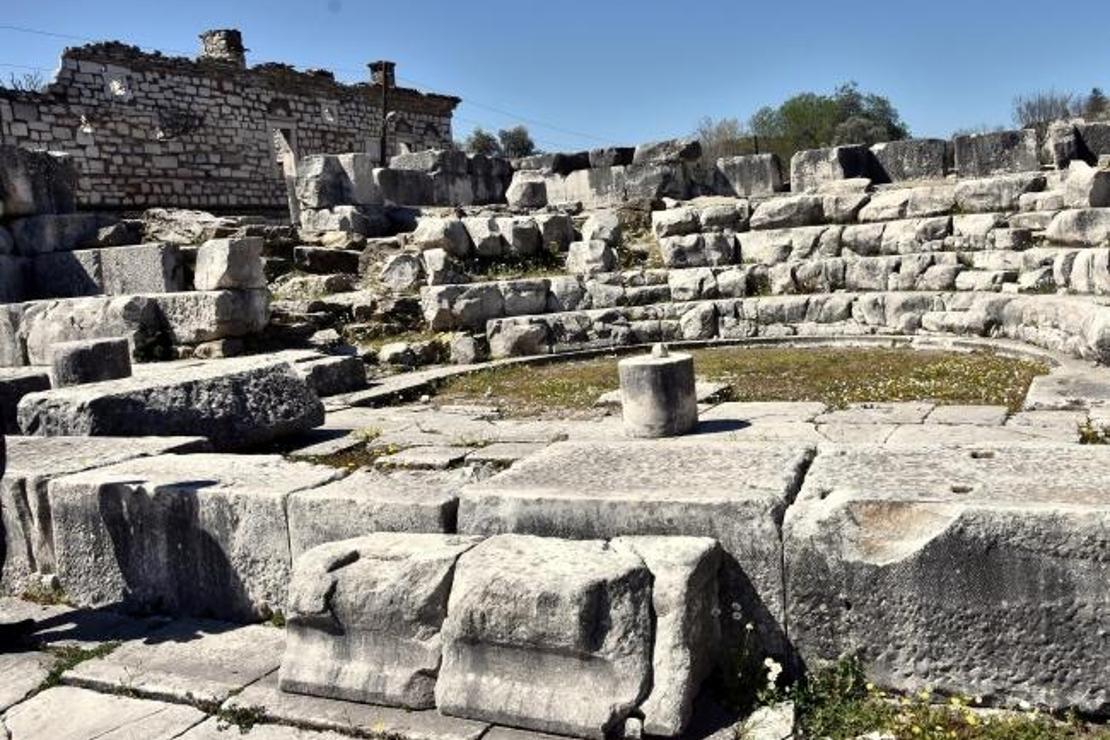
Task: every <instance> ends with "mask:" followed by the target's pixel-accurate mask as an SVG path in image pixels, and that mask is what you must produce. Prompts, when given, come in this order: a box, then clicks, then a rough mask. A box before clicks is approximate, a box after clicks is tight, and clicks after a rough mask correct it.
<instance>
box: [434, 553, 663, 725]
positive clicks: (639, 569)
mask: <svg viewBox="0 0 1110 740" xmlns="http://www.w3.org/2000/svg"><path fill="white" fill-rule="evenodd" d="M651 594H652V591H651V574H650V572H649V571H648V569H647V567H646V566H645V565H644V563H643V561H642V560H641V559H640V558H639V557H638V556H636V555H634V554H632V553H631V552H629V551H627V550H621V549H618V548H613V547H610V546H609V545H608V544H607V543H605V542H599V541H589V540H587V541H578V540H560V539H554V538H550V537H532V536H527V535H515V534H508V535H500V536H496V537H492V538H490V539H488V540H485V541H483V542H482V543H481V544H478V545H477V546H475V547H474V548H473V549H471V550H469V551H468V552H466V553H464V554H463V555H462V556H461V557H460V558H459V562H458V566H457V567H456V569H455V579H454V583H453V584H452V587H451V598H450V602H449V605H448V610H447V619H446V621H445V622H444V625H443V664H442V666H441V667H440V672H439V680H438V682H437V683H436V687H435V698H436V706H437V707H438V708H439V711H440V712H442V713H443V714H447V715H452V716H459V717H466V718H469V719H482V720H487V721H490V722H495V723H498V724H507V725H512V726H515V727H523V728H526V729H532V730H539V731H541V732H556V733H560V734H566V735H577V736H579V737H590V738H598V739H600V738H604V737H605V736H606V733H607V732H609V731H612V730H614V729H616V728H618V727H622V726H623V723H624V720H625V719H626V718H627V717H628V716H629V715H630V714H631V713H632V711H633V710H634V709H635V708H636V707H637V706H638V705H639V704H640V702H642V701H643V700H644V698H645V697H646V696H647V694H648V692H649V691H650V689H651V670H652V668H651V660H652V658H651V649H652V648H651V646H652V638H653V633H652V618H651Z"/></svg>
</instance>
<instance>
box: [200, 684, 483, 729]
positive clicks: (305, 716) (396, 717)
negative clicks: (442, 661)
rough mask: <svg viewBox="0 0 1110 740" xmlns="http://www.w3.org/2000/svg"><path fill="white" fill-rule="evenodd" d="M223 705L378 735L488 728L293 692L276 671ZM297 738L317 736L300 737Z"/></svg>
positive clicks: (433, 714)
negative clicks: (281, 683)
mask: <svg viewBox="0 0 1110 740" xmlns="http://www.w3.org/2000/svg"><path fill="white" fill-rule="evenodd" d="M224 707H225V708H227V709H241V710H252V711H256V712H257V711H259V709H260V708H261V714H262V718H263V719H268V720H272V721H278V722H286V723H289V724H293V725H296V726H297V727H306V728H312V729H317V730H335V731H338V732H343V733H346V734H345V735H344V737H346V736H348V735H350V734H358V733H360V732H365V731H366V728H373V730H374V733H375V734H377V735H382V736H386V737H394V738H403V739H404V740H479V738H481V737H483V736H484V734H485V732H486V731H487V730H488V729H489V725H488V724H485V723H484V722H472V721H470V720H465V719H455V718H453V717H444V716H443V715H442V714H440V713H439V712H435V711H431V710H428V711H422V712H413V711H410V710H407V709H396V708H391V707H376V706H374V705H372V704H361V703H356V702H348V701H339V700H336V699H325V698H322V697H319V696H308V695H307V694H292V693H288V692H285V691H282V690H280V689H279V688H278V678H277V675H276V674H271V675H269V676H267V677H266V678H263V679H262V680H261V681H259V682H258V683H254V684H251V685H250V686H248V687H247V688H246V689H244V690H243V692H242V693H240V694H238V695H236V696H233V697H231V698H230V699H228V701H227V703H226V704H224ZM221 740H222V736H221ZM281 740H284V738H282V739H281ZM296 740H316V738H314V737H311V736H310V737H307V738H303V739H302V738H300V737H298V738H296Z"/></svg>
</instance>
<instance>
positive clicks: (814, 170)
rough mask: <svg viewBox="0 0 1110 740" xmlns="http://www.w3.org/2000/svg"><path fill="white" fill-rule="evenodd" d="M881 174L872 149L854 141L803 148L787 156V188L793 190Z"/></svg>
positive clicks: (800, 190) (801, 191)
mask: <svg viewBox="0 0 1110 740" xmlns="http://www.w3.org/2000/svg"><path fill="white" fill-rule="evenodd" d="M881 174H882V173H881V171H880V170H879V168H878V165H877V163H876V161H875V156H874V155H873V154H872V153H871V150H870V149H868V148H867V147H866V146H862V145H857V144H852V145H848V146H834V147H828V148H826V149H806V150H803V151H800V152H795V154H794V156H792V157H791V158H790V190H791V191H792V192H795V193H805V192H812V191H815V190H817V188H818V187H820V186H821V185H822V184H823V183H826V182H831V181H833V180H847V179H850V178H855V177H866V178H868V179H871V180H880V179H881V177H880V175H881Z"/></svg>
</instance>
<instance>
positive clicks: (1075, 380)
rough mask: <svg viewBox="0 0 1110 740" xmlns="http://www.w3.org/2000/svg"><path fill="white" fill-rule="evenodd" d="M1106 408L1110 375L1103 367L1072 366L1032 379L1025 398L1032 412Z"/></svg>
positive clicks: (1025, 405) (1109, 402) (1109, 393)
mask: <svg viewBox="0 0 1110 740" xmlns="http://www.w3.org/2000/svg"><path fill="white" fill-rule="evenodd" d="M1106 405H1110V371H1108V370H1107V369H1106V368H1104V367H1097V366H1089V365H1073V364H1069V365H1068V366H1067V367H1064V368H1054V369H1053V370H1052V372H1050V373H1049V374H1048V375H1038V376H1037V377H1035V378H1033V382H1032V383H1031V384H1030V385H1029V391H1028V392H1027V393H1026V394H1025V404H1024V408H1025V409H1026V410H1028V411H1033V410H1038V409H1042V410H1052V409H1075V408H1091V407H1095V406H1106Z"/></svg>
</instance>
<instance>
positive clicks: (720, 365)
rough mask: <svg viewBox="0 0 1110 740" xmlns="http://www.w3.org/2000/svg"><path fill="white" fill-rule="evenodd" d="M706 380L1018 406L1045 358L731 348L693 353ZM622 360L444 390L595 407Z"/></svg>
mask: <svg viewBox="0 0 1110 740" xmlns="http://www.w3.org/2000/svg"><path fill="white" fill-rule="evenodd" d="M693 355H694V366H695V368H696V370H697V374H698V377H699V378H703V379H705V380H710V381H720V382H725V383H728V384H730V385H731V386H732V394H731V397H732V398H733V400H736V401H821V402H823V403H826V404H828V405H829V406H832V407H834V408H841V407H843V406H845V405H847V404H849V403H858V402H865V401H871V402H881V401H920V400H929V401H934V402H937V403H941V404H990V405H999V406H1006V407H1007V408H1009V409H1010V410H1011V411H1017V410H1019V409H1020V408H1021V404H1022V402H1023V401H1024V399H1025V394H1026V392H1027V391H1028V390H1029V384H1030V383H1031V382H1032V381H1033V378H1034V377H1036V376H1038V375H1043V374H1044V373H1047V372H1048V370H1049V367H1048V365H1046V364H1045V363H1042V362H1034V361H1030V360H1019V359H1012V358H1007V357H1002V356H1000V355H996V354H994V353H991V352H973V353H957V352H939V351H918V350H911V349H838V348H832V349H828V348H814V349H797V348H780V347H727V348H707V349H697V350H693ZM616 360H617V358H616V357H615V356H606V357H602V358H596V359H590V360H582V361H568V362H556V363H551V364H548V365H515V366H509V367H504V368H496V369H491V370H483V371H480V372H477V373H472V374H469V375H464V376H460V377H456V378H452V379H450V380H448V381H446V382H445V383H444V384H443V385H442V386H441V387H440V389H439V393H438V395H439V398H440V400H443V401H445V402H451V403H456V402H458V403H463V402H481V403H497V404H500V405H501V406H502V407H503V408H504V409H505V410H506V412H507V413H508V414H510V415H513V416H534V415H542V414H543V413H545V412H553V411H581V410H585V409H590V408H592V407H593V405H594V403H595V401H596V400H597V398H598V396H600V395H601V394H602V393H605V392H607V391H611V390H614V389H616V388H617V387H618V385H619V381H618V377H617V362H616Z"/></svg>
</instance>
